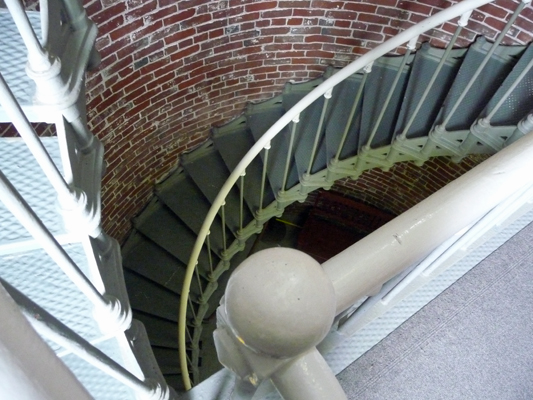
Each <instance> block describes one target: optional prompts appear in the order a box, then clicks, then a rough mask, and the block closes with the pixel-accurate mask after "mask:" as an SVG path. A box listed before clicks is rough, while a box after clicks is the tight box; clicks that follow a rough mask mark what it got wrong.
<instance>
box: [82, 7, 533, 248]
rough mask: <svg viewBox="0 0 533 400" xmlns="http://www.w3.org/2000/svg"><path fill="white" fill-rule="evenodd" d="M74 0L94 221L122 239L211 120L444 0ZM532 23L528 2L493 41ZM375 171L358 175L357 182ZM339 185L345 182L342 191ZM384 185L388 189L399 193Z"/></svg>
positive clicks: (480, 23) (350, 54) (319, 69)
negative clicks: (90, 36) (98, 195)
mask: <svg viewBox="0 0 533 400" xmlns="http://www.w3.org/2000/svg"><path fill="white" fill-rule="evenodd" d="M84 3H85V7H86V9H87V11H88V14H89V16H90V17H91V18H92V19H93V20H94V21H95V22H96V23H97V25H98V27H99V35H98V39H97V48H98V49H99V50H100V52H101V55H102V64H101V66H100V67H99V69H98V70H97V71H94V72H92V73H90V74H89V76H88V80H87V100H88V118H89V125H90V128H91V129H92V130H93V132H94V133H95V134H96V135H97V136H98V137H99V138H100V139H101V140H102V141H103V143H104V145H105V148H106V160H107V163H108V169H107V171H108V172H107V174H106V176H105V177H104V185H103V205H104V207H103V214H104V215H103V221H104V228H105V229H106V230H107V231H108V232H109V233H110V234H111V235H113V236H115V237H116V238H118V239H119V240H122V239H124V237H125V235H126V234H127V232H128V231H129V229H130V225H129V220H130V218H131V217H132V216H133V215H135V214H136V213H138V212H139V211H140V210H141V208H142V207H143V205H145V204H146V203H147V201H148V199H149V198H150V196H151V192H152V187H153V184H154V182H155V181H156V180H157V179H159V178H161V177H163V176H164V175H165V174H167V173H168V172H169V171H170V170H171V169H172V168H173V167H175V166H176V164H177V162H178V156H179V154H180V153H182V152H184V151H188V150H190V149H192V148H194V147H195V146H196V145H198V144H199V143H201V142H203V141H204V140H205V139H206V138H207V136H208V134H209V128H210V127H211V126H212V125H218V124H223V123H225V122H227V121H229V120H231V119H232V118H233V117H235V116H237V115H239V114H240V113H241V112H242V111H243V109H244V107H245V105H246V103H247V102H258V101H261V100H264V99H267V98H270V97H272V96H274V95H276V94H279V93H280V91H281V89H282V86H283V84H284V83H285V82H287V81H289V80H292V81H304V80H308V79H310V78H314V77H316V76H318V75H320V74H322V73H323V71H324V70H325V68H326V67H327V66H328V65H333V66H337V67H341V66H344V65H346V64H347V63H348V62H350V61H352V60H353V59H354V58H356V57H357V56H358V55H360V54H363V53H364V52H366V51H368V50H369V49H371V48H373V47H375V46H376V45H378V44H380V43H382V42H383V41H384V40H386V39H387V38H389V37H391V36H392V35H395V34H396V33H397V32H399V31H401V30H403V29H405V28H407V27H409V26H411V25H412V24H414V23H416V22H418V21H420V20H422V19H423V18H424V17H425V16H427V15H431V14H433V13H435V12H437V11H439V10H440V9H442V8H444V7H447V6H449V5H450V4H452V3H454V2H451V1H443V0H422V1H403V0H372V1H371V0H368V1H329V0H307V1H305V0H293V1H284V0H279V1H277V0H274V1H272V0H266V1H256V0H221V1H217V0H180V1H176V0H85V1H84ZM516 4H517V2H516V1H512V0H498V1H497V2H496V3H495V4H494V5H487V6H485V7H483V8H482V9H481V10H480V11H476V12H475V13H474V14H473V16H472V18H471V22H470V24H469V26H468V28H467V29H465V30H463V35H462V37H461V38H460V40H459V42H458V45H460V46H466V45H467V44H468V43H469V42H471V41H472V40H473V39H474V37H475V36H476V35H477V34H484V35H486V36H488V37H489V38H494V37H495V35H496V34H497V30H498V29H500V28H501V27H502V26H503V25H504V20H505V19H506V18H507V17H508V16H509V10H510V9H514V7H515V6H516ZM532 21H533V11H532V10H531V8H528V9H527V10H525V11H524V12H523V14H522V15H521V16H520V17H519V19H518V27H515V28H513V29H512V31H511V32H510V35H509V37H507V38H506V39H505V43H507V44H516V43H525V42H529V41H530V40H531V33H530V32H532V31H533V22H532ZM453 30H454V26H453V24H449V23H447V24H445V25H444V26H443V27H441V28H439V29H436V30H433V31H431V32H429V34H428V35H427V36H426V37H423V38H421V39H420V40H421V41H424V40H431V41H432V43H433V44H434V45H437V46H442V45H444V44H445V43H446V41H447V40H448V39H449V38H450V37H451V32H453ZM399 52H402V50H401V49H400V50H399ZM431 165H437V166H438V167H435V168H436V169H435V168H434V169H432V168H430V167H424V168H426V169H424V168H423V169H421V170H420V171H426V172H425V173H426V174H427V180H428V181H429V182H431V181H439V179H440V178H439V177H438V175H439V173H440V172H439V168H443V169H445V168H448V164H446V163H439V162H436V163H435V164H433V163H432V164H431ZM404 168H407V169H409V168H411V167H409V166H407V167H397V168H395V169H393V172H391V174H393V176H395V177H396V178H390V179H389V180H388V183H389V184H391V185H397V186H398V188H396V189H399V187H400V186H401V184H400V176H401V171H403V170H404ZM455 168H456V167H455V166H453V167H452V168H451V170H453V171H455ZM448 169H449V168H448ZM432 171H435V172H432ZM397 173H398V174H400V175H395V174H397ZM382 174H383V173H381V172H370V173H367V174H365V176H364V178H365V179H368V180H370V179H374V178H372V177H381V176H382ZM375 179H378V178H375ZM379 179H381V178H379ZM439 182H440V181H439ZM350 185H351V184H349V183H347V182H346V185H345V186H346V187H349V186H350ZM356 186H357V187H359V189H354V190H361V188H363V187H364V186H363V181H361V183H358V184H356ZM396 189H392V188H391V189H389V190H391V191H396V192H397V194H398V196H402V195H401V194H400V191H399V190H396ZM417 190H420V191H422V190H424V191H425V189H422V188H421V187H417V188H411V192H410V194H409V196H410V197H411V196H414V197H417V196H415V193H416V192H417ZM367 196H369V195H367ZM376 202H377V200H376ZM378 203H379V202H378ZM380 204H381V203H380ZM384 208H386V209H388V208H390V206H388V207H387V206H384ZM400 208H401V207H400Z"/></svg>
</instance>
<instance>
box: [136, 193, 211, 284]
mask: <svg viewBox="0 0 533 400" xmlns="http://www.w3.org/2000/svg"><path fill="white" fill-rule="evenodd" d="M133 225H134V227H135V228H136V229H137V230H139V231H140V232H141V233H142V234H143V235H145V236H147V237H148V238H149V239H150V240H152V241H153V242H155V243H157V244H158V245H159V246H161V247H162V248H163V249H165V250H166V251H168V252H169V253H170V254H172V255H173V256H174V257H176V258H177V259H178V260H180V261H181V262H182V263H183V264H187V263H188V262H189V257H190V254H191V250H192V248H193V246H194V243H195V241H196V235H195V234H194V233H193V232H192V231H191V230H190V229H189V228H188V227H187V226H186V225H185V223H183V221H181V220H180V219H179V218H178V217H177V216H176V215H175V214H174V213H173V212H172V211H171V210H170V209H169V208H168V207H167V206H166V205H165V204H164V203H162V202H161V201H160V200H159V199H158V198H157V197H154V198H153V199H152V200H151V201H150V203H149V204H148V206H147V207H146V208H145V209H144V211H143V212H142V213H141V214H140V215H139V216H138V217H136V218H135V219H134V221H133ZM212 253H213V252H212ZM212 255H213V257H214V258H215V257H216V255H215V253H213V254H212ZM217 261H218V260H215V262H217ZM199 266H200V270H199V271H200V273H201V274H202V275H203V276H205V277H207V276H208V275H207V274H208V273H209V271H210V269H209V259H208V255H207V250H206V249H205V248H203V250H202V252H201V253H200V258H199Z"/></svg>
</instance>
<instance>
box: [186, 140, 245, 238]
mask: <svg viewBox="0 0 533 400" xmlns="http://www.w3.org/2000/svg"><path fill="white" fill-rule="evenodd" d="M182 166H183V168H185V170H186V171H187V172H188V173H189V175H190V176H191V178H192V179H193V180H194V182H195V183H196V185H197V186H198V187H199V188H200V189H201V190H202V193H203V194H204V196H205V197H206V198H207V199H208V200H209V201H210V202H211V203H213V202H214V201H215V198H216V196H217V195H218V193H219V191H220V189H221V188H222V186H223V185H224V183H225V182H226V180H227V179H228V177H229V174H230V173H229V171H228V169H227V168H226V165H225V164H224V160H223V159H222V157H221V156H220V154H219V153H218V151H217V149H216V148H215V147H214V146H213V142H212V141H208V142H207V143H205V144H204V145H203V146H201V147H200V148H198V149H196V150H195V151H194V152H193V153H188V154H185V155H183V156H182ZM219 215H221V214H219ZM239 215H240V195H239V191H238V189H237V188H236V187H233V188H232V189H231V190H230V192H229V193H228V197H227V198H226V205H225V216H226V225H227V226H228V227H229V228H230V229H231V231H232V232H233V233H234V234H235V233H236V232H237V231H238V230H239V228H240V222H239ZM252 219H253V215H252V213H251V212H250V210H249V209H248V207H247V206H246V205H245V207H244V210H243V220H244V222H243V226H245V225H246V224H248V223H249V222H251V221H252ZM228 240H231V239H229V238H228Z"/></svg>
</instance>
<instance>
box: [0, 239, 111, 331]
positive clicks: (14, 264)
mask: <svg viewBox="0 0 533 400" xmlns="http://www.w3.org/2000/svg"><path fill="white" fill-rule="evenodd" d="M63 247H64V248H65V250H66V251H67V252H68V254H69V256H70V257H71V258H72V259H73V261H74V262H75V263H76V264H77V265H78V266H80V267H81V269H82V271H84V270H85V271H86V270H87V258H86V255H85V251H84V249H83V246H82V245H81V244H79V243H73V244H68V245H64V246H63ZM0 276H2V278H3V279H5V280H6V281H7V282H8V283H9V284H11V285H13V286H14V287H15V288H16V289H18V290H19V291H21V292H22V293H23V294H24V295H26V296H27V297H28V298H30V300H32V301H34V302H35V303H37V304H39V306H41V307H42V308H44V309H45V310H46V311H48V312H49V313H50V314H52V315H53V316H54V317H56V318H57V319H58V320H59V321H61V322H62V323H63V324H65V325H66V326H68V327H69V328H70V329H72V330H73V331H75V332H76V333H78V334H79V335H80V336H82V337H83V338H84V339H86V340H94V339H97V338H99V337H100V336H101V333H100V329H99V327H98V326H97V324H96V322H95V321H94V318H93V317H92V312H93V306H92V304H91V303H90V302H89V300H88V299H87V298H86V297H85V296H84V295H83V294H82V293H81V292H80V291H79V289H78V288H77V287H76V286H75V285H74V284H73V283H72V281H70V279H69V278H68V277H67V276H66V275H65V274H64V273H63V271H61V269H60V268H59V267H58V266H57V265H56V264H55V263H54V261H53V260H52V259H51V258H50V257H49V256H48V254H46V253H45V251H44V250H43V249H36V250H32V251H29V252H23V253H17V254H11V255H9V254H7V255H2V256H0Z"/></svg>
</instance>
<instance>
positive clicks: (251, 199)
mask: <svg viewBox="0 0 533 400" xmlns="http://www.w3.org/2000/svg"><path fill="white" fill-rule="evenodd" d="M213 141H214V142H215V147H216V148H217V150H218V152H219V153H220V155H221V156H222V159H223V160H224V163H225V164H226V166H227V167H228V170H230V171H233V170H234V169H235V168H236V167H237V164H238V163H239V162H240V160H241V159H242V158H243V157H244V156H245V155H246V153H247V152H248V150H250V149H251V148H252V146H253V145H254V144H255V141H254V138H253V136H252V133H251V132H250V130H249V129H248V128H247V127H246V125H243V124H241V125H239V126H236V127H235V128H234V129H232V130H229V129H225V130H224V131H222V130H218V129H217V128H215V129H213ZM262 173H263V163H262V162H261V158H260V157H256V158H255V159H254V160H253V161H252V162H251V163H250V165H249V166H248V167H247V168H246V175H245V177H244V199H245V200H246V202H247V203H248V207H249V208H250V209H252V210H258V209H259V206H260V204H259V193H260V191H261V187H260V186H261V176H262ZM237 184H238V187H239V189H241V182H240V181H239V182H237ZM265 189H266V190H265V197H264V204H269V203H271V202H272V201H274V199H275V197H274V193H273V192H272V190H271V188H270V186H269V185H266V188H265Z"/></svg>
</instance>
